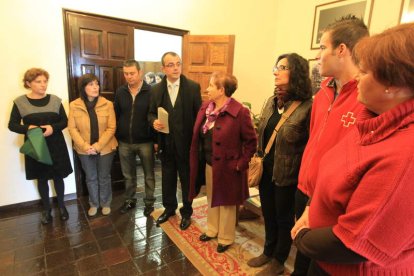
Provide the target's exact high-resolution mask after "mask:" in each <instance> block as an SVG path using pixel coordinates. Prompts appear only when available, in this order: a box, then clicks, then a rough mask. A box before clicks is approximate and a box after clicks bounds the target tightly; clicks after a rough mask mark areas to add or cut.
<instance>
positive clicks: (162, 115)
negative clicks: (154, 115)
mask: <svg viewBox="0 0 414 276" xmlns="http://www.w3.org/2000/svg"><path fill="white" fill-rule="evenodd" d="M158 120H159V121H160V122H161V123H162V124H163V125H164V128H163V129H162V130H160V132H162V133H167V134H168V133H170V128H169V126H168V112H167V110H165V109H164V108H162V107H158Z"/></svg>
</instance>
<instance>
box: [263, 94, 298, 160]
mask: <svg viewBox="0 0 414 276" xmlns="http://www.w3.org/2000/svg"><path fill="white" fill-rule="evenodd" d="M301 103H302V102H300V101H294V102H293V103H292V104H291V105H290V106H289V108H288V110H287V111H286V112H285V113H283V114H282V118H280V120H279V123H277V125H276V127H275V129H274V130H273V133H272V136H271V137H270V139H269V142H268V143H267V146H266V148H265V151H264V155H263V158H264V157H265V156H266V155H267V154H268V153H269V151H270V149H271V148H272V145H273V142H274V141H275V139H276V135H277V133H278V132H279V129H280V127H281V126H282V125H283V124H284V123H285V122H286V120H287V119H288V118H289V117H290V115H292V113H293V111H295V109H296V108H297V107H298V106H299V105H300V104H301Z"/></svg>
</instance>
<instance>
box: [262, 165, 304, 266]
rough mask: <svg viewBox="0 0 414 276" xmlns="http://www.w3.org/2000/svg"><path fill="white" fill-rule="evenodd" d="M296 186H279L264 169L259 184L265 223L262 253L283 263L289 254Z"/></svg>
mask: <svg viewBox="0 0 414 276" xmlns="http://www.w3.org/2000/svg"><path fill="white" fill-rule="evenodd" d="M295 191H296V186H287V187H279V186H276V185H275V184H274V183H273V182H272V175H271V174H270V173H269V172H266V170H264V172H263V176H262V179H261V181H260V184H259V192H260V202H261V205H262V212H263V218H264V224H265V236H266V237H265V245H264V252H263V253H264V254H265V255H266V256H269V257H274V258H276V259H277V260H278V261H279V262H280V263H281V264H283V263H284V262H285V261H286V259H287V257H288V256H289V251H290V246H291V245H292V238H291V237H290V230H291V229H292V227H293V225H294V221H295V217H294V202H295Z"/></svg>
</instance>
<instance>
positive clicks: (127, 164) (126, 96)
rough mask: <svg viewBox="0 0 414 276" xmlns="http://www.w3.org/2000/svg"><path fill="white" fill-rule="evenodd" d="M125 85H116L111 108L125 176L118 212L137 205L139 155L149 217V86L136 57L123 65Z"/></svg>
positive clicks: (151, 184) (152, 181) (151, 183)
mask: <svg viewBox="0 0 414 276" xmlns="http://www.w3.org/2000/svg"><path fill="white" fill-rule="evenodd" d="M123 72H124V77H125V80H126V82H127V83H126V84H125V85H122V86H121V87H119V88H118V89H117V91H116V94H115V101H114V108H115V113H116V120H117V128H116V138H117V139H118V141H119V158H120V161H121V168H122V174H123V175H124V178H125V202H124V204H123V205H122V207H121V213H126V212H128V210H130V209H132V208H134V207H135V206H136V202H137V198H136V193H135V192H136V187H137V171H136V170H137V162H136V155H137V154H138V156H139V159H140V160H141V164H142V168H143V171H144V177H145V197H144V203H145V209H144V215H145V216H149V215H150V214H151V213H152V211H153V210H154V202H155V197H154V189H155V178H154V137H155V134H154V132H153V130H152V128H151V127H150V125H149V123H148V120H147V115H148V109H149V103H150V94H151V86H150V85H148V84H147V83H146V82H145V81H143V80H142V78H141V69H140V66H139V63H138V62H137V61H136V60H127V61H125V62H124V65H123Z"/></svg>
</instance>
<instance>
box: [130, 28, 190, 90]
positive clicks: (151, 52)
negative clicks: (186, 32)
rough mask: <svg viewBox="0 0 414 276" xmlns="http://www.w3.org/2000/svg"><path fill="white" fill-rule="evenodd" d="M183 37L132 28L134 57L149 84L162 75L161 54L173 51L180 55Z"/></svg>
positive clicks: (159, 79)
mask: <svg viewBox="0 0 414 276" xmlns="http://www.w3.org/2000/svg"><path fill="white" fill-rule="evenodd" d="M182 42H183V37H182V36H181V35H173V34H165V33H160V32H153V31H146V30H139V29H135V30H134V58H135V60H137V61H138V62H139V63H140V65H141V69H142V74H143V79H144V80H145V81H146V82H147V83H148V84H150V85H154V84H156V83H159V82H160V81H161V79H162V78H163V77H164V73H163V72H162V70H161V65H162V64H161V56H162V55H163V54H164V53H165V52H170V51H172V52H175V53H177V54H178V55H179V56H181V49H182Z"/></svg>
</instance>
